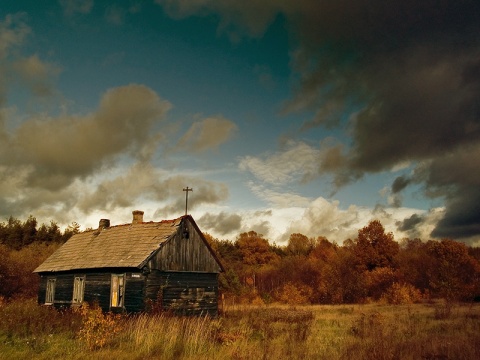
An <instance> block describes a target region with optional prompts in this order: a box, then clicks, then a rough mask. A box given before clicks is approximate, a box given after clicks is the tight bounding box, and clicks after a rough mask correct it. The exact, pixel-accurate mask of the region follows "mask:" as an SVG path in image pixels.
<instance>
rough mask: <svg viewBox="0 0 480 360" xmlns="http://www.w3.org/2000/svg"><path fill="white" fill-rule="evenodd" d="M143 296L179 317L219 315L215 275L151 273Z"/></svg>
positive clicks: (154, 271) (216, 276)
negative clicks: (158, 302) (179, 315)
mask: <svg viewBox="0 0 480 360" xmlns="http://www.w3.org/2000/svg"><path fill="white" fill-rule="evenodd" d="M145 296H146V298H148V299H151V300H152V301H161V305H162V307H163V309H164V310H167V311H168V310H171V311H173V312H175V313H177V314H181V315H206V314H208V315H210V316H213V317H216V316H217V315H218V274H216V273H194V272H164V271H159V270H153V271H152V272H151V273H150V274H149V275H148V277H147V279H146V288H145Z"/></svg>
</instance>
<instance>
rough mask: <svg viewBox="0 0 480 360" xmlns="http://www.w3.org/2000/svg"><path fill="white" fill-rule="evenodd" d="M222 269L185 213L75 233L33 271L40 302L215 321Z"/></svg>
mask: <svg viewBox="0 0 480 360" xmlns="http://www.w3.org/2000/svg"><path fill="white" fill-rule="evenodd" d="M221 271H223V267H222V264H221V263H220V261H219V259H218V258H217V256H216V255H215V253H214V251H213V250H212V248H211V247H210V245H209V244H208V242H207V240H206V239H205V237H204V236H203V234H202V232H201V231H200V229H199V228H198V226H197V224H196V223H195V221H194V220H193V218H192V217H191V216H190V215H185V216H182V217H180V218H178V219H174V220H163V221H160V222H152V221H151V222H144V221H143V211H138V210H136V211H133V221H132V223H129V224H125V225H117V226H110V220H108V219H102V220H100V222H99V227H98V229H96V230H90V231H85V232H81V233H79V234H75V235H73V236H72V237H71V238H70V239H69V240H68V241H67V242H66V243H65V244H64V245H63V246H62V247H60V248H59V249H58V250H57V251H56V252H55V253H53V254H52V255H51V256H50V257H49V258H48V259H47V260H46V261H45V262H43V263H42V264H41V265H40V266H39V267H37V268H36V269H35V272H36V273H38V274H39V275H40V288H39V293H38V301H39V303H40V304H50V305H53V306H56V307H64V306H75V305H80V304H81V303H82V302H84V301H85V302H89V303H92V302H95V301H96V302H98V304H99V305H100V307H101V308H102V309H103V310H104V311H113V312H139V311H148V310H149V309H150V308H151V306H156V307H157V308H160V309H163V310H170V311H173V312H175V313H177V314H185V315H200V314H209V315H211V316H216V315H217V313H218V275H219V273H220V272H221Z"/></svg>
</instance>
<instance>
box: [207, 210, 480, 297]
mask: <svg viewBox="0 0 480 360" xmlns="http://www.w3.org/2000/svg"><path fill="white" fill-rule="evenodd" d="M207 239H208V240H209V241H210V243H211V245H212V247H213V248H214V249H215V250H216V252H217V254H218V255H219V257H220V259H221V261H222V262H223V264H224V266H225V268H226V269H227V270H226V272H225V273H224V274H222V275H221V277H220V280H221V283H222V287H223V290H224V292H225V294H227V295H228V296H235V297H238V298H239V299H247V300H248V301H256V302H270V301H281V302H286V303H291V304H344V303H364V302H368V301H385V302H387V303H391V304H401V303H412V302H416V301H420V300H422V299H431V298H445V299H448V300H461V301H474V300H475V301H480V248H476V247H469V246H466V245H465V244H464V243H461V242H457V241H454V240H451V239H443V240H441V241H434V240H428V241H422V240H420V239H403V240H401V241H400V242H397V241H395V239H394V237H393V234H392V233H387V232H385V229H384V227H383V225H382V224H381V222H380V221H378V220H374V221H371V222H370V223H369V224H368V225H367V226H365V227H364V228H362V229H360V230H358V236H357V237H356V238H355V239H348V240H346V241H344V243H343V244H342V245H338V244H336V243H335V242H330V241H329V240H328V239H327V238H325V237H322V236H319V237H317V238H309V237H307V236H305V235H303V234H291V235H290V238H289V240H288V244H287V245H285V246H278V245H276V244H271V243H269V241H268V240H267V239H265V238H264V237H263V236H262V235H261V234H257V233H256V232H254V231H250V232H245V233H242V234H240V235H239V236H238V237H237V239H236V240H235V241H228V240H218V239H215V238H213V237H212V236H209V235H207Z"/></svg>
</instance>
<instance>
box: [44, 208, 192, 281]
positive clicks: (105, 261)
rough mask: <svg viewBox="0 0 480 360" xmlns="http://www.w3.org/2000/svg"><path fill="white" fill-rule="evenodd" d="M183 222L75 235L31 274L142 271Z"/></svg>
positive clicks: (135, 226)
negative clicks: (134, 269) (72, 271)
mask: <svg viewBox="0 0 480 360" xmlns="http://www.w3.org/2000/svg"><path fill="white" fill-rule="evenodd" d="M183 218H184V217H183V216H182V217H180V218H178V219H175V220H163V221H160V222H139V223H132V224H126V225H117V226H111V227H106V228H103V229H97V230H91V231H85V232H82V233H79V234H75V235H73V236H72V237H71V238H70V239H69V240H68V241H67V242H66V243H65V244H64V245H63V246H62V247H60V248H59V249H58V250H57V251H56V252H55V253H53V254H52V255H51V256H50V257H49V258H48V259H47V260H46V261H45V262H44V263H42V264H41V265H40V266H39V267H37V268H36V269H35V270H34V272H37V273H40V272H52V271H68V270H76V269H93V268H114V267H117V268H118V267H126V268H128V267H135V268H141V267H143V265H144V264H145V263H146V261H147V260H148V259H149V257H150V255H151V254H153V253H154V252H155V251H156V250H157V249H158V248H159V247H160V246H161V245H162V244H163V243H164V242H166V241H167V240H168V239H169V238H170V237H171V236H172V235H174V234H175V233H176V232H177V229H178V226H179V225H180V223H181V221H182V219H183Z"/></svg>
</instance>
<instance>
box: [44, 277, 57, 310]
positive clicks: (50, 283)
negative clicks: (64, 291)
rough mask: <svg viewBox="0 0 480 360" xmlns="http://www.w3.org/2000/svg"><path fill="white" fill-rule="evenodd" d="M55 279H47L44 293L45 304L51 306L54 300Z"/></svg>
mask: <svg viewBox="0 0 480 360" xmlns="http://www.w3.org/2000/svg"><path fill="white" fill-rule="evenodd" d="M56 282H57V279H55V278H48V279H47V287H46V291H45V304H53V301H54V300H55V284H56Z"/></svg>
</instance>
